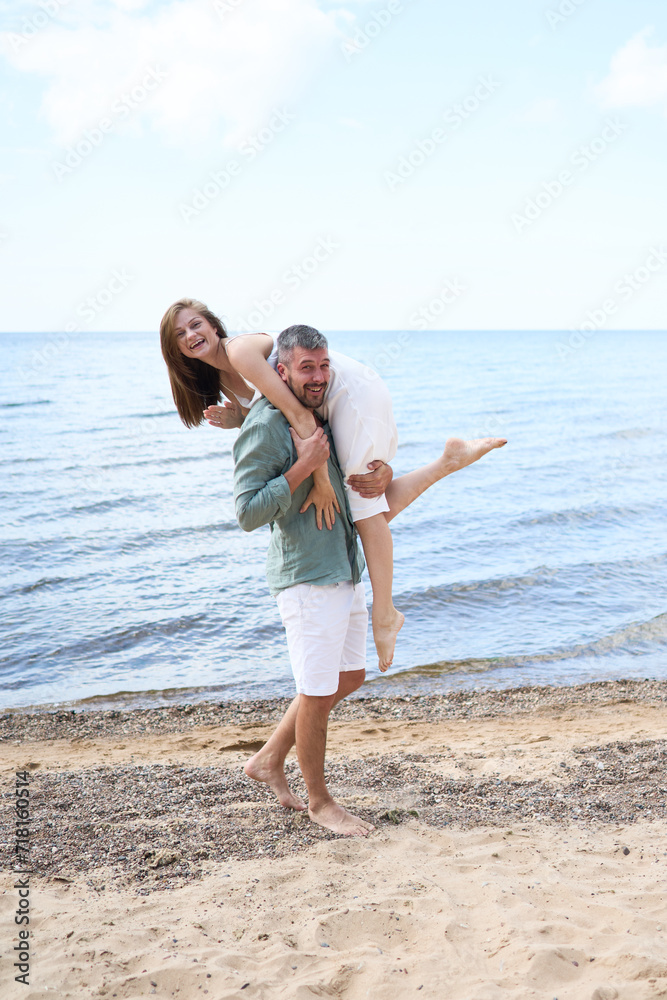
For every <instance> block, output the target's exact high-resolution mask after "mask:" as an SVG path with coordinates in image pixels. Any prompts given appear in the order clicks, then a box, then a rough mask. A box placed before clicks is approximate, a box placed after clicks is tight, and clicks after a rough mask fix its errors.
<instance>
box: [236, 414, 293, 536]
mask: <svg viewBox="0 0 667 1000" xmlns="http://www.w3.org/2000/svg"><path fill="white" fill-rule="evenodd" d="M277 438H278V435H275V436H274V435H272V436H271V437H269V436H267V434H266V428H264V427H263V426H261V425H251V426H248V427H247V428H244V429H243V432H242V433H241V434H240V435H239V437H238V438H237V440H236V444H235V445H234V462H235V469H234V504H235V506H236V517H237V520H238V522H239V524H240V525H241V527H242V528H243V530H244V531H254V530H255V528H260V527H261V526H262V525H263V524H269V523H270V522H271V521H274V520H275V519H276V518H277V517H281V516H282V515H283V514H284V513H285V512H286V511H287V510H289V508H290V506H291V503H292V494H291V492H290V488H289V484H288V482H287V480H286V479H285V476H284V475H283V473H284V472H286V471H287V469H288V468H289V467H290V465H291V464H292V450H291V448H287V447H285V442H284V441H281V440H280V439H279V438H278V439H277Z"/></svg>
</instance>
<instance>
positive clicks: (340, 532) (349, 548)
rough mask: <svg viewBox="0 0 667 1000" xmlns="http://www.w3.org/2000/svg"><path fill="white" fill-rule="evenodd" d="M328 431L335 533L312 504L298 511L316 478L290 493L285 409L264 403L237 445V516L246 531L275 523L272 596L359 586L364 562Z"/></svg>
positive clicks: (291, 451) (290, 446)
mask: <svg viewBox="0 0 667 1000" xmlns="http://www.w3.org/2000/svg"><path fill="white" fill-rule="evenodd" d="M324 432H325V434H326V435H327V437H328V439H329V446H330V455H329V463H328V465H329V478H330V480H331V485H332V486H333V488H334V491H335V493H336V496H337V498H338V503H339V506H340V514H336V522H335V524H334V526H333V528H332V529H331V531H329V529H328V528H327V527H326V526H323V527H322V529H321V530H319V529H318V527H317V524H316V522H315V508H314V507H313V506H311V507H309V508H308V510H307V511H306V512H305V513H303V514H300V513H299V510H300V508H301V506H302V505H303V502H304V501H305V499H306V497H307V496H308V493H309V492H310V490H311V489H312V486H313V478H312V476H309V477H308V479H306V480H304V482H303V483H301V485H300V486H299V487H298V488H297V489H296V490H295V491H294V493H293V494H291V493H290V488H289V485H288V483H287V480H286V479H285V475H284V474H285V472H287V470H288V469H289V468H290V467H291V466H292V465H293V464H294V463H295V462H296V460H297V454H296V448H295V447H294V442H293V441H292V437H291V435H290V432H289V424H288V423H287V420H286V419H285V417H284V416H283V415H282V413H281V412H280V410H277V409H276V408H275V407H274V406H272V405H271V403H269V401H268V400H267V399H260V400H259V401H258V402H257V403H255V405H254V406H253V407H252V409H251V410H250V413H249V414H248V416H247V417H246V418H245V420H244V421H243V426H242V427H241V430H240V432H239V436H238V438H237V439H236V443H235V445H234V462H235V466H234V503H235V505H236V517H237V519H238V522H239V524H240V525H241V527H242V528H243V530H244V531H254V530H255V528H259V527H261V526H262V525H263V524H268V525H270V528H271V539H270V541H269V551H268V553H267V557H266V578H267V580H268V583H269V590H270V591H271V593H272V594H277V593H278V592H279V591H281V590H285V589H286V588H287V587H293V586H295V584H297V583H310V584H315V585H316V586H319V587H324V586H326V585H327V584H331V583H339V582H340V581H342V580H352V582H353V583H355V584H356V583H359V580H360V579H361V574H362V571H363V568H364V560H363V556H362V555H361V552H360V550H359V546H358V544H357V536H356V531H355V528H354V525H353V523H352V518H351V517H350V508H349V506H348V502H347V496H346V494H345V486H344V483H343V474H342V472H341V469H340V466H339V464H338V459H337V458H336V449H335V447H334V443H333V438H332V436H331V430H330V428H329V425H328V424H326V423H325V424H324Z"/></svg>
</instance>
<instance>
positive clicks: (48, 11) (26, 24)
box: [9, 0, 70, 52]
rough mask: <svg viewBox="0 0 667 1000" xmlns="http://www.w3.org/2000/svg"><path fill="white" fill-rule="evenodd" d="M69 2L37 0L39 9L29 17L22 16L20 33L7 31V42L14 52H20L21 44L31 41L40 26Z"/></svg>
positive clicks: (44, 24) (40, 28)
mask: <svg viewBox="0 0 667 1000" xmlns="http://www.w3.org/2000/svg"><path fill="white" fill-rule="evenodd" d="M69 3H70V0H38V2H37V6H38V7H39V10H38V11H36V12H35V13H34V14H33V15H32V16H31V17H26V18H24V21H23V24H22V25H21V31H20V33H19V34H16V32H9V44H10V45H11V47H12V48H13V49H14V52H20V51H21V49H22V48H23V46H24V45H27V44H28V43H29V42H30V41H32V39H33V38H34V37H35V35H37V34H39V32H40V31H41V30H42V28H46V26H47V25H48V24H50V23H51V21H53V19H54V18H56V17H57V16H58V14H59V13H60V11H61V10H62V8H63V7H67V5H68V4H69Z"/></svg>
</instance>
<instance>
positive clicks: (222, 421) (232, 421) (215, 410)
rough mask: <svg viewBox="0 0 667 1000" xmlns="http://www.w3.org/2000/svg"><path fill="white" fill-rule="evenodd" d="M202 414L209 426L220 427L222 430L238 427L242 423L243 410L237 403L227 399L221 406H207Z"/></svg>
mask: <svg viewBox="0 0 667 1000" xmlns="http://www.w3.org/2000/svg"><path fill="white" fill-rule="evenodd" d="M204 416H205V417H206V419H207V420H208V422H209V424H210V425H211V427H222V428H223V429H224V430H231V428H232V427H240V426H241V424H242V423H243V410H242V409H241V407H240V406H239V404H238V403H231V402H229V401H225V403H224V404H223V405H222V406H217V405H214V406H208V407H207V408H206V409H205V410H204Z"/></svg>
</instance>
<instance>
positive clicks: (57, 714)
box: [0, 678, 667, 741]
mask: <svg viewBox="0 0 667 1000" xmlns="http://www.w3.org/2000/svg"><path fill="white" fill-rule="evenodd" d="M362 691H363V689H362ZM620 697H631V698H632V699H633V700H639V701H646V702H656V703H659V702H661V701H664V702H667V680H661V679H651V678H646V679H645V680H636V679H633V678H625V679H621V680H600V681H588V682H584V683H581V684H539V685H538V684H535V685H533V684H528V685H521V686H518V687H507V688H495V687H489V688H464V689H460V690H456V691H451V692H448V693H446V694H434V693H430V694H421V693H419V694H412V695H410V694H407V695H405V694H396V695H394V694H386V695H373V694H370V695H366V694H363V693H361V694H360V693H355V695H353V696H351V697H349V698H347V699H345V701H343V702H341V703H340V704H339V705H338V706H337V707H336V709H334V712H333V713H332V716H331V717H332V719H334V718H346V719H348V718H359V717H361V716H362V715H363V714H365V713H370V714H372V715H379V714H382V713H384V712H392V713H394V714H396V715H397V716H398V717H400V718H406V719H415V718H423V719H424V721H429V720H433V719H440V718H466V717H469V718H480V717H483V716H484V715H494V714H498V715H501V714H507V713H512V712H522V711H532V710H534V709H536V708H537V709H544V708H546V707H548V706H552V707H555V706H557V705H562V706H564V705H568V704H571V705H575V704H581V705H584V704H598V705H603V704H608V703H613V702H614V700H615V699H617V698H620ZM291 700H292V699H291V698H290V697H287V698H258V699H254V700H248V701H245V700H244V701H234V700H229V701H227V700H223V701H216V700H215V699H211V700H209V701H201V702H200V701H197V702H187V701H184V702H183V703H181V704H179V703H177V702H176V701H174V703H172V704H169V705H162V706H157V707H150V708H138V707H137V708H134V707H133V708H106V709H89V708H79V709H76V708H61V707H58V706H53V707H49V706H48V705H44V706H27V707H16V708H6V709H5V710H4V711H2V712H0V741H2V740H4V739H11V738H16V737H17V736H20V738H21V739H24V740H29V741H30V740H33V739H54V738H62V737H64V736H75V735H79V736H84V735H86V736H90V735H92V734H95V733H97V734H102V733H106V734H107V735H112V734H114V733H119V734H124V735H130V734H137V733H141V732H144V733H146V732H151V733H157V732H161V731H162V732H176V731H179V730H180V729H181V728H182V727H183V725H184V720H187V723H186V725H187V726H190V725H194V724H196V725H215V724H221V725H230V724H234V723H235V722H236V723H239V724H241V725H243V724H245V723H247V722H255V721H265V722H266V723H269V724H270V723H272V722H274V721H277V720H278V719H280V717H281V716H282V714H283V713H284V711H285V710H286V708H287V706H288V705H289V704H290V702H291ZM360 706H363V707H360Z"/></svg>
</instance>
